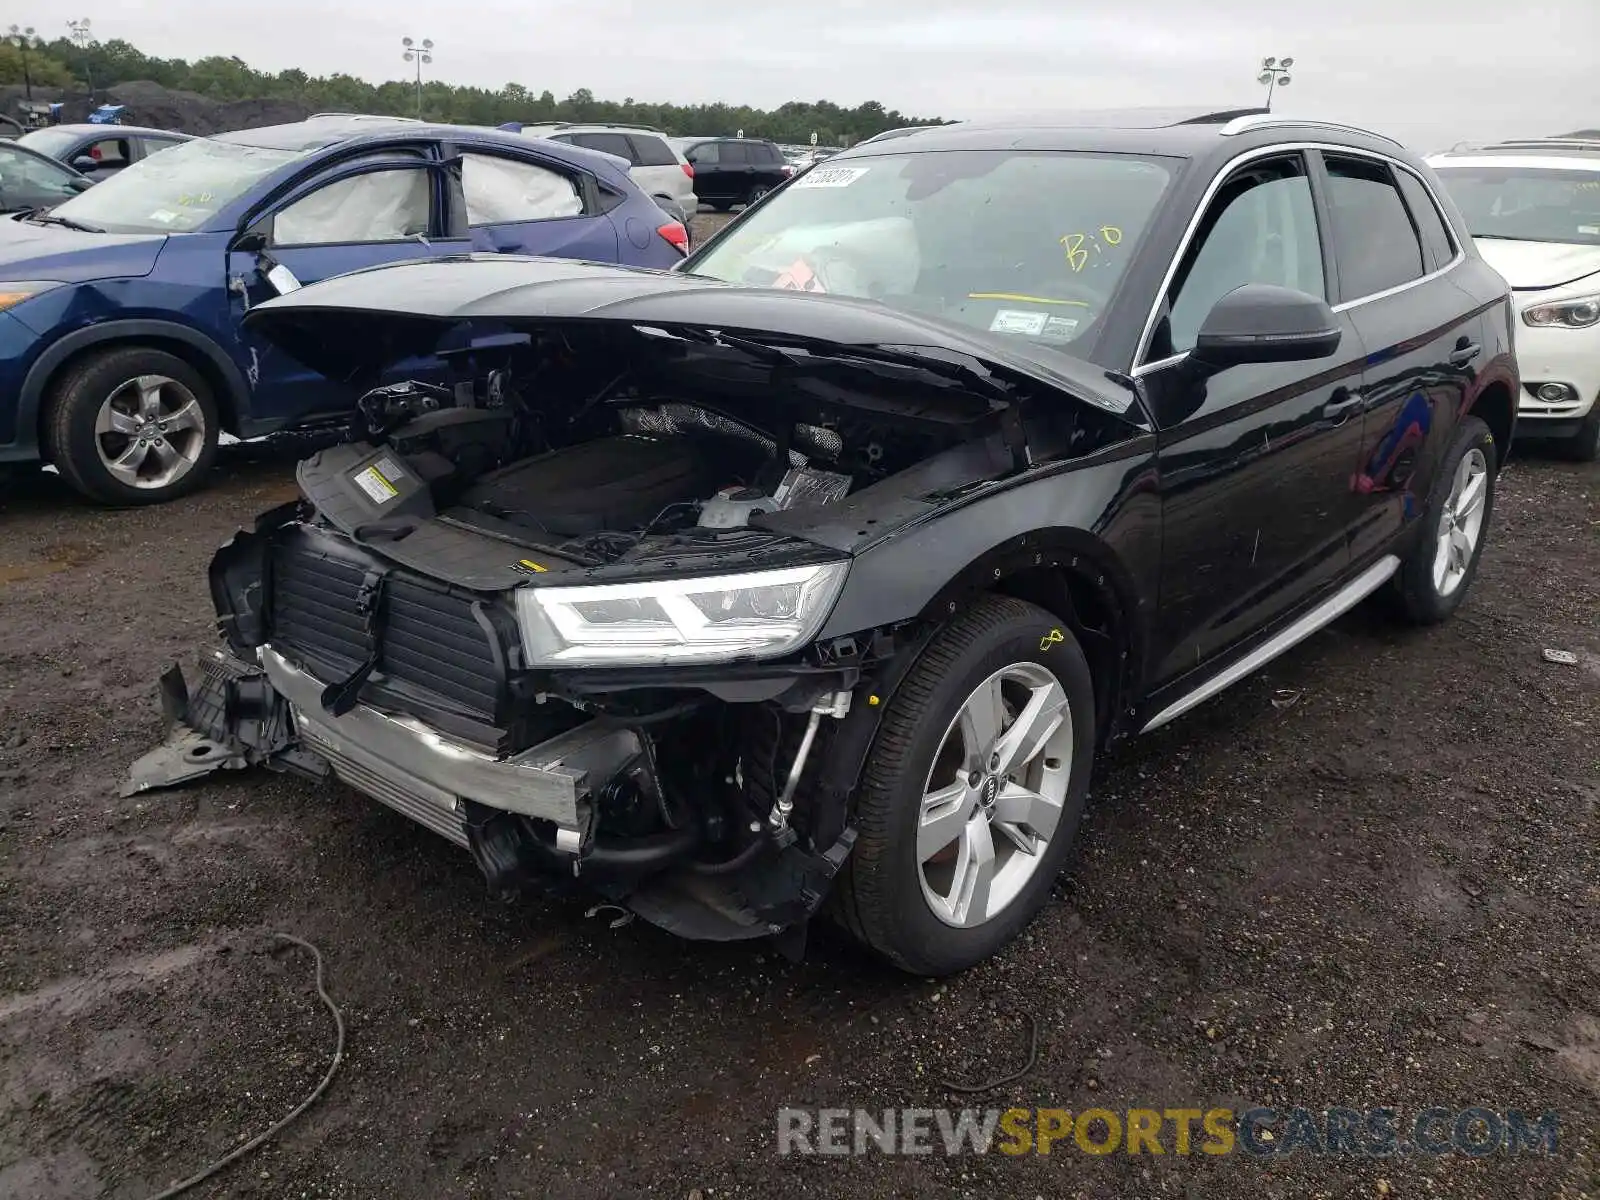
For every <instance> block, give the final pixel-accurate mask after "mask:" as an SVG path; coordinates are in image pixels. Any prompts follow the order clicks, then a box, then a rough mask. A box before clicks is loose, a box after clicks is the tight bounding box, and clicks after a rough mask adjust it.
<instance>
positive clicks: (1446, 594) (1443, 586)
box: [1395, 416, 1500, 625]
mask: <svg viewBox="0 0 1600 1200" xmlns="http://www.w3.org/2000/svg"><path fill="white" fill-rule="evenodd" d="M1499 465H1500V452H1499V447H1498V446H1496V444H1495V440H1494V435H1493V434H1492V433H1490V432H1489V427H1488V426H1487V425H1485V424H1484V423H1483V422H1482V421H1481V420H1479V419H1478V418H1477V417H1471V416H1468V417H1463V418H1462V419H1461V422H1460V424H1459V426H1458V427H1457V429H1456V433H1455V437H1454V438H1452V439H1451V442H1450V447H1449V449H1448V451H1447V452H1446V453H1445V454H1444V455H1443V457H1442V458H1441V459H1440V461H1439V467H1438V470H1437V472H1436V474H1435V475H1434V479H1433V486H1432V488H1431V490H1430V492H1429V497H1428V506H1427V509H1426V512H1425V515H1424V518H1423V520H1422V522H1420V524H1421V529H1420V530H1419V531H1418V536H1417V539H1416V541H1415V543H1414V544H1413V546H1412V548H1411V550H1410V552H1409V553H1408V554H1407V556H1406V558H1405V560H1404V561H1403V562H1402V563H1401V565H1400V570H1399V571H1398V572H1397V573H1396V575H1395V593H1396V595H1397V597H1398V599H1399V606H1400V611H1401V614H1402V615H1403V616H1404V617H1405V618H1406V619H1407V620H1409V621H1412V622H1414V623H1416V624H1422V625H1428V624H1433V623H1434V622H1437V621H1442V620H1444V619H1445V618H1446V617H1448V616H1449V615H1450V614H1451V613H1453V612H1454V611H1455V610H1456V608H1457V607H1458V606H1459V605H1460V604H1461V602H1462V601H1463V600H1464V599H1465V598H1466V594H1467V590H1468V588H1470V587H1471V584H1472V579H1473V577H1474V575H1476V573H1477V570H1478V560H1479V558H1480V557H1481V556H1482V554H1483V545H1484V542H1485V540H1486V539H1487V535H1488V531H1489V522H1490V520H1491V518H1492V516H1493V513H1494V494H1495V477H1496V474H1497V472H1498V470H1499Z"/></svg>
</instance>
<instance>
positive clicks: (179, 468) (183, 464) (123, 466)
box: [94, 375, 206, 491]
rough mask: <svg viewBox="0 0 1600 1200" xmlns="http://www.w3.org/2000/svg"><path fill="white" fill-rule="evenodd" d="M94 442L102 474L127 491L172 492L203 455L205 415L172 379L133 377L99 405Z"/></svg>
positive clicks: (161, 376)
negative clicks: (172, 488)
mask: <svg viewBox="0 0 1600 1200" xmlns="http://www.w3.org/2000/svg"><path fill="white" fill-rule="evenodd" d="M94 443H95V450H96V451H97V452H98V453H99V455H100V462H101V463H102V464H103V465H104V466H105V468H106V470H107V471H109V472H111V475H112V476H113V478H115V479H117V480H118V481H120V482H121V483H124V484H126V485H127V486H128V487H132V488H138V489H139V490H141V491H144V490H148V489H155V488H166V487H171V486H172V485H173V484H175V483H177V482H178V480H180V479H182V478H183V477H184V476H185V475H187V474H188V473H189V472H190V471H192V470H194V466H195V464H196V463H197V462H198V461H199V460H200V455H201V454H202V453H203V452H204V450H205V445H206V416H205V410H204V409H202V408H201V407H200V401H199V399H198V398H197V397H196V396H195V394H194V393H193V392H191V391H190V390H189V389H188V388H187V387H185V386H184V385H183V384H181V383H179V382H178V381H177V380H176V379H172V378H169V377H168V376H166V375H138V376H135V377H134V378H132V379H129V380H128V381H127V382H126V383H123V384H121V385H119V386H118V387H117V388H115V389H114V390H113V391H112V392H111V394H110V395H109V396H107V397H106V399H105V401H104V402H103V403H102V404H101V405H100V411H99V413H98V414H96V416H95V422H94Z"/></svg>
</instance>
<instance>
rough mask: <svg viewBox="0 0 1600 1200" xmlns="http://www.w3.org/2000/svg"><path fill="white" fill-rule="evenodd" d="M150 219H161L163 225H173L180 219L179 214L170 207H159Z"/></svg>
mask: <svg viewBox="0 0 1600 1200" xmlns="http://www.w3.org/2000/svg"><path fill="white" fill-rule="evenodd" d="M150 219H151V220H152V221H160V222H161V223H162V224H163V225H171V224H172V223H173V222H174V221H176V220H177V219H178V214H177V213H175V212H173V211H172V210H171V209H170V208H158V209H156V211H155V212H153V213H151V214H150Z"/></svg>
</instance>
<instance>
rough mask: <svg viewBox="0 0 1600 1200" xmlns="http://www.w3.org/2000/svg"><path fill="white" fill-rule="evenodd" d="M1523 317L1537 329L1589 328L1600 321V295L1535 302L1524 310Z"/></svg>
mask: <svg viewBox="0 0 1600 1200" xmlns="http://www.w3.org/2000/svg"><path fill="white" fill-rule="evenodd" d="M1522 319H1523V321H1524V322H1526V323H1527V324H1529V325H1532V326H1533V327H1534V328H1535V329H1548V328H1551V327H1552V326H1553V327H1555V328H1558V329H1587V328H1589V326H1591V325H1594V324H1597V323H1600V296H1582V297H1580V298H1578V299H1576V300H1555V301H1552V302H1551V303H1549V304H1535V305H1532V306H1530V307H1528V308H1525V309H1523V310H1522Z"/></svg>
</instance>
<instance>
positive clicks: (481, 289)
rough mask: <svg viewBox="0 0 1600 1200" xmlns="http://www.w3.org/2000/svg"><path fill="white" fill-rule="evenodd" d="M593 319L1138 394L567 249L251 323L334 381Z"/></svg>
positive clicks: (794, 302) (392, 283)
mask: <svg viewBox="0 0 1600 1200" xmlns="http://www.w3.org/2000/svg"><path fill="white" fill-rule="evenodd" d="M570 322H582V323H606V324H625V325H630V326H633V327H636V328H641V329H646V330H649V329H659V330H665V331H668V332H671V333H680V334H687V335H691V336H692V335H696V334H698V335H700V336H704V335H706V334H708V333H715V334H717V335H725V336H728V337H730V338H735V339H739V340H742V341H745V342H748V343H750V344H751V345H752V347H753V348H766V347H773V348H776V347H782V346H784V345H792V346H796V347H802V348H811V347H817V346H823V347H827V348H829V349H831V350H834V351H838V350H851V349H854V350H859V351H863V352H866V353H868V354H871V355H883V356H889V357H892V358H893V359H894V360H896V361H897V362H899V363H901V364H910V363H920V364H921V365H923V366H924V367H925V368H926V369H927V370H929V371H930V372H931V373H933V374H937V375H945V376H948V375H950V374H951V373H952V372H959V373H962V374H964V375H966V376H968V377H969V381H981V380H982V379H983V377H984V376H986V375H992V376H998V377H999V378H1000V379H1003V380H1008V381H1009V380H1014V379H1018V378H1020V379H1023V380H1029V381H1032V382H1033V383H1035V384H1040V385H1043V386H1044V387H1046V388H1049V389H1052V390H1055V391H1058V392H1062V393H1065V394H1067V395H1070V396H1072V397H1074V398H1075V399H1078V400H1082V401H1086V402H1088V403H1090V404H1093V405H1095V406H1096V407H1098V408H1102V409H1105V410H1107V411H1110V412H1114V413H1118V414H1124V413H1127V412H1128V410H1129V407H1130V406H1131V405H1132V403H1133V399H1134V397H1133V393H1132V392H1131V391H1130V390H1129V389H1127V388H1125V387H1122V386H1120V385H1118V384H1116V383H1114V382H1113V381H1112V379H1111V378H1110V376H1108V374H1107V373H1106V372H1105V371H1104V370H1103V369H1102V368H1099V367H1096V366H1094V365H1093V364H1091V363H1087V362H1084V361H1083V360H1081V359H1077V358H1073V357H1071V356H1069V355H1064V354H1058V353H1055V352H1053V351H1051V350H1048V349H1043V348H1040V349H1037V350H1036V349H1034V348H1032V347H1029V348H1027V349H1026V350H1024V349H1023V348H1021V347H1015V346H1012V345H1011V344H1009V343H1008V342H1006V341H1005V340H1004V339H1002V338H999V337H995V336H993V335H987V334H984V333H981V332H979V331H977V330H969V329H965V328H963V327H961V326H957V325H953V324H949V323H946V322H942V321H938V320H936V319H933V318H927V317H921V316H917V315H915V314H911V313H905V312H901V311H898V310H896V309H891V308H887V307H885V306H884V305H881V304H877V303H874V302H872V301H867V300H854V299H849V298H845V297H838V296H827V295H819V294H816V293H810V292H799V291H787V290H782V289H773V288H752V287H741V286H736V285H733V284H726V283H721V282H719V281H716V280H711V279H705V278H701V277H698V276H693V275H687V274H675V273H672V272H665V271H644V270H637V269H633V268H627V267H615V266H606V265H601V264H596V263H585V262H574V261H570V260H563V259H547V258H526V257H516V256H511V255H502V254H492V255H462V256H459V257H452V258H443V259H424V260H420V261H413V262H406V263H396V264H392V265H389V266H382V267H374V268H371V269H368V270H364V271H356V272H353V273H351V274H348V275H341V276H338V277H336V278H334V279H330V280H327V281H325V282H323V283H318V284H313V285H312V286H310V287H306V288H301V289H299V290H296V291H294V292H291V293H289V294H288V295H286V296H281V297H278V298H276V299H274V300H270V301H268V302H266V303H264V304H261V305H259V306H257V307H256V308H254V309H252V310H251V311H250V313H249V314H248V315H247V316H246V318H245V324H246V326H247V328H249V329H250V330H251V331H252V332H254V333H256V334H258V335H259V336H261V337H264V338H266V339H267V340H269V341H271V342H273V343H274V344H276V345H277V346H279V347H281V348H282V349H283V350H284V351H285V352H287V353H288V354H290V355H292V356H294V357H295V358H297V359H299V360H300V361H301V362H303V363H305V364H306V365H307V366H309V367H311V368H312V369H313V370H315V371H318V372H319V373H321V374H323V375H326V376H327V377H329V378H330V379H334V380H339V381H343V382H350V383H353V384H358V385H359V384H363V383H366V382H368V381H370V380H372V379H374V378H376V376H377V375H378V373H379V372H381V371H382V370H383V369H384V368H385V367H387V366H390V365H392V364H395V363H398V362H401V361H404V360H406V359H409V358H412V357H414V356H416V355H418V354H426V353H428V352H429V351H431V350H433V349H435V348H437V347H439V345H440V342H441V339H443V338H444V337H445V336H446V334H451V335H453V336H452V341H454V339H455V338H457V337H461V336H462V335H463V334H465V336H466V338H467V339H468V340H470V337H471V336H472V335H471V333H470V332H468V331H469V330H470V329H471V328H473V327H477V328H479V329H481V330H482V331H483V332H504V331H507V330H510V331H513V332H515V331H531V330H532V329H534V328H539V327H548V326H550V325H555V324H561V323H570Z"/></svg>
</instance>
